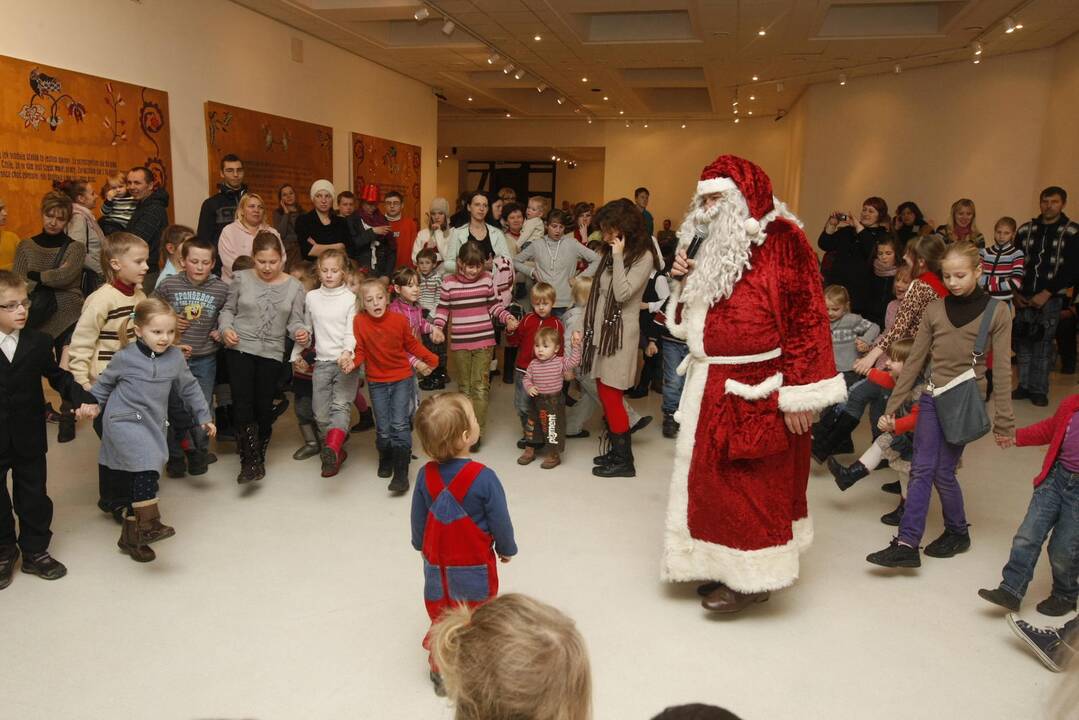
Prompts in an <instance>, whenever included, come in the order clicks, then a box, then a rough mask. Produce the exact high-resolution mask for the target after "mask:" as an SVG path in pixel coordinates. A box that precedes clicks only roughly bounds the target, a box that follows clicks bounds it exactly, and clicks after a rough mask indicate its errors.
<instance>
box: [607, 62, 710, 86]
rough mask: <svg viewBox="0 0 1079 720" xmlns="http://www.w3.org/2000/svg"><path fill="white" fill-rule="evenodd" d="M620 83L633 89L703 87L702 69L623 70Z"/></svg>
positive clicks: (656, 68) (653, 68)
mask: <svg viewBox="0 0 1079 720" xmlns="http://www.w3.org/2000/svg"><path fill="white" fill-rule="evenodd" d="M621 74H622V82H624V83H625V84H626V85H630V86H633V87H656V86H668V87H705V86H707V85H708V79H707V78H705V76H704V68H702V67H665V68H659V67H652V68H624V69H623V70H621Z"/></svg>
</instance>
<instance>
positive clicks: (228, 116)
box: [206, 110, 232, 150]
mask: <svg viewBox="0 0 1079 720" xmlns="http://www.w3.org/2000/svg"><path fill="white" fill-rule="evenodd" d="M208 119H209V122H208V123H207V124H206V127H207V129H208V130H209V132H210V144H211V145H213V146H214V150H220V149H221V148H219V147H218V146H217V133H219V132H223V133H227V132H228V131H229V125H231V124H232V113H230V112H227V113H225V114H224V115H222V116H221V117H218V115H217V111H216V110H211V111H210V113H209V115H208Z"/></svg>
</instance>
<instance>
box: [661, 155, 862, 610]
mask: <svg viewBox="0 0 1079 720" xmlns="http://www.w3.org/2000/svg"><path fill="white" fill-rule="evenodd" d="M716 193H721V195H719V196H718V197H717V196H716V195H715V194H716ZM706 199H708V202H705V200H706ZM694 235H698V236H701V237H703V241H702V242H701V243H700V250H699V252H698V253H697V254H696V258H695V261H696V265H695V267H694V269H693V271H692V272H691V273H690V274H689V275H688V276H686V277H685V279H684V281H683V282H679V283H676V284H675V287H674V291H673V292H672V294H671V299H670V303H669V305H668V311H667V317H668V327H669V329H670V331H671V332H672V333H673V334H674V335H675V336H676V337H678V338H681V339H684V340H685V341H686V342H687V344H688V346H689V355H688V356H687V357H686V359H685V360H684V361H683V363H682V365H681V367H680V368H679V372H680V373H683V374H684V375H685V377H686V382H685V387H684V389H683V391H682V399H681V403H680V407H679V410H678V412H677V414H676V415H675V417H676V419H677V420H678V421H679V422H680V423H681V431H680V432H679V435H678V441H677V445H676V450H675V460H674V470H673V475H672V478H671V487H670V500H669V506H668V510H667V522H666V536H665V548H664V557H663V567H662V576H663V579H664V580H666V581H669V582H679V581H692V580H708V581H712V582H709V583H708V584H707V585H704V586H702V588H701V591H700V592H701V594H702V595H706V597H705V601H704V605H705V607H707V608H709V609H711V610H715V611H718V612H736V611H738V610H741V609H743V608H745V607H746V606H748V605H750V604H752V603H754V602H761V601H762V600H765V599H767V597H768V593H769V592H770V591H772V590H778V589H780V588H784V587H787V586H789V585H791V584H793V583H794V581H795V580H796V579H797V578H798V556H799V553H800V551H802V550H804V549H805V548H807V547H808V546H809V544H810V542H811V541H812V538H813V526H812V521H811V519H810V517H809V511H808V507H807V504H806V483H807V481H808V477H809V468H810V454H809V453H810V435H809V433H808V432H804V433H802V434H794V433H792V432H791V431H790V430H788V427H787V425H786V423H785V420H784V418H785V413H804V412H812V411H818V410H821V409H823V408H825V407H828V406H829V405H833V404H835V403H838V402H841V401H843V400H844V399H845V397H846V386H845V384H844V382H843V377H842V375H839V374H837V373H836V369H835V361H834V358H833V354H832V346H831V334H830V330H829V323H828V315H827V312H826V310H825V305H824V296H823V292H822V289H821V288H822V285H821V276H820V270H819V266H818V262H817V257H816V254H815V253H814V252H813V250H812V249H811V247H810V245H809V243H808V242H807V240H806V237H805V234H804V233H803V232H802V230H801V227H800V223H799V222H798V220H797V219H796V218H795V217H794V216H793V215H792V214H790V213H789V212H788V211H787V210H786V208H785V206H783V205H782V203H780V202H779V201H778V200H777V199H775V198H774V197H773V196H772V183H771V180H769V178H768V176H767V175H766V174H765V173H764V171H763V170H761V168H759V167H757V166H756V165H754V164H753V163H750V162H748V161H746V160H743V159H741V158H738V157H734V156H731V155H723V156H720V157H719V158H717V159H716V160H715V161H714V162H713V163H712V164H710V165H709V166H708V167H706V168H705V169H704V171H703V172H702V174H701V178H700V182H699V183H698V184H697V192H696V196H695V198H694V204H693V209H691V211H690V213H689V215H688V216H687V217H686V220H685V222H684V223H683V225H682V228H681V230H680V232H679V247H680V248H681V249H686V248H687V246H689V245H690V243H691V241H692V240H693V238H694Z"/></svg>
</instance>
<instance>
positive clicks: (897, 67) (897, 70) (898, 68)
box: [895, 63, 903, 75]
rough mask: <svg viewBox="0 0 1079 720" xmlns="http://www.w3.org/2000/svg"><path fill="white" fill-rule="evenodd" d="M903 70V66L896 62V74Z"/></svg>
mask: <svg viewBox="0 0 1079 720" xmlns="http://www.w3.org/2000/svg"><path fill="white" fill-rule="evenodd" d="M901 72H903V66H902V65H900V64H899V63H896V64H895V74H896V75H898V74H899V73H901Z"/></svg>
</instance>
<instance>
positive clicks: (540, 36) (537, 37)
mask: <svg viewBox="0 0 1079 720" xmlns="http://www.w3.org/2000/svg"><path fill="white" fill-rule="evenodd" d="M532 39H533V40H535V41H536V42H539V41H540V40H542V39H543V36H542V35H540V34H539V33H537V34H535V35H533V36H532Z"/></svg>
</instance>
